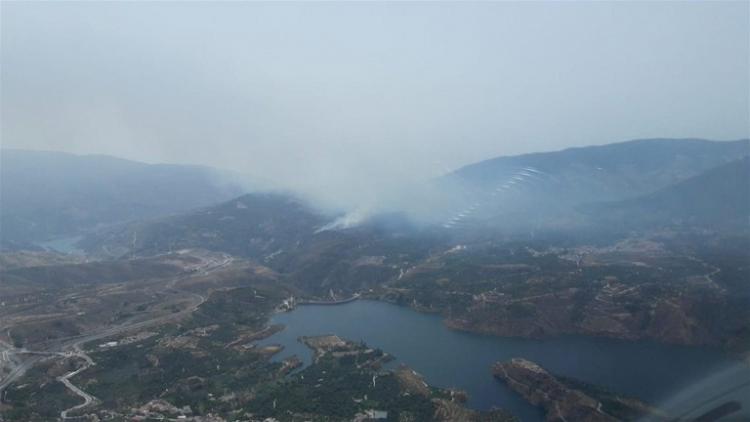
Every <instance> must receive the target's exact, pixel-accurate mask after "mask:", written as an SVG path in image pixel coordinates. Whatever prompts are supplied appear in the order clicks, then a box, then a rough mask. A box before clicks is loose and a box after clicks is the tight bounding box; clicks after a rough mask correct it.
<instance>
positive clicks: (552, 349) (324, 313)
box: [263, 300, 750, 421]
mask: <svg viewBox="0 0 750 422" xmlns="http://www.w3.org/2000/svg"><path fill="white" fill-rule="evenodd" d="M272 323H274V324H284V325H285V326H286V328H285V329H284V330H282V331H280V332H278V333H276V334H274V335H273V336H271V337H269V338H267V339H265V340H264V341H263V343H264V344H271V343H274V344H281V345H283V346H284V350H283V351H282V352H281V353H279V354H278V355H277V356H276V357H275V359H283V358H285V357H288V356H291V355H297V356H298V357H299V358H301V359H302V360H303V361H304V362H305V364H309V363H310V361H311V359H312V353H311V351H310V350H309V349H308V348H307V347H305V346H304V345H302V344H301V343H300V342H298V341H297V338H299V337H300V336H313V335H323V334H336V335H338V336H340V337H343V338H346V339H349V340H354V341H364V342H365V343H367V344H368V345H369V346H370V347H377V348H380V349H383V350H384V351H385V352H387V353H389V354H392V355H393V356H394V357H395V358H396V362H398V363H404V364H406V365H408V366H409V367H411V368H412V369H414V370H416V371H417V372H419V373H420V374H422V375H423V376H424V377H425V379H426V381H427V382H428V383H430V384H431V385H434V386H437V387H453V388H458V389H461V390H465V391H466V392H467V393H468V394H469V401H468V403H467V405H468V406H469V407H472V408H475V409H480V410H485V409H490V408H492V407H502V408H505V409H507V410H510V411H511V412H512V413H514V414H515V415H516V416H518V417H520V418H521V419H522V420H524V421H538V420H543V413H542V412H541V410H539V409H537V408H535V407H533V406H531V405H529V404H528V403H526V402H525V401H524V400H523V399H522V398H521V397H520V396H518V395H517V394H516V393H514V392H513V391H512V390H510V389H509V388H508V387H506V386H505V384H504V383H502V382H500V381H497V380H495V379H494V377H493V376H492V375H491V373H490V366H491V365H492V364H493V363H494V362H496V361H505V360H509V359H511V358H514V357H523V358H526V359H529V360H532V361H535V362H537V363H538V364H540V365H542V366H543V367H545V368H546V369H547V370H549V371H550V372H552V373H554V374H557V375H563V376H568V377H572V378H576V379H579V380H582V381H586V382H589V383H592V384H596V385H599V386H603V387H605V388H607V389H609V390H611V391H614V392H617V393H621V394H626V395H630V396H634V397H638V398H640V399H643V400H645V401H647V402H649V403H651V404H656V405H658V406H660V407H664V408H665V409H667V410H670V413H671V414H672V415H679V414H680V413H682V412H684V411H687V410H690V409H691V408H692V407H696V406H699V405H701V404H702V402H703V401H705V399H707V398H708V397H710V396H714V395H717V394H719V393H721V392H722V391H724V390H726V389H731V387H733V386H735V385H738V384H742V383H743V382H745V381H750V369H749V368H748V365H746V364H743V363H740V362H738V361H737V360H735V359H731V358H730V357H728V356H726V355H725V354H723V353H721V352H720V351H718V350H714V349H709V348H700V347H682V346H670V345H663V344H658V343H654V342H642V341H639V342H626V341H619V340H610V339H601V338H589V337H571V336H566V337H559V338H553V339H547V340H529V339H519V338H505V337H496V336H489V335H481V334H473V333H467V332H461V331H455V330H451V329H448V328H446V327H445V326H444V325H443V323H442V318H441V317H440V316H437V315H429V314H422V313H418V312H415V311H413V310H411V309H408V308H404V307H400V306H396V305H392V304H389V303H383V302H377V301H368V300H359V301H354V302H350V303H347V304H343V305H336V306H321V305H307V306H300V307H298V308H297V309H296V310H294V311H292V312H288V313H282V314H276V315H274V316H273V318H272ZM749 391H750V390H748V388H747V387H745V388H744V389H740V390H734V391H733V393H732V394H730V395H729V396H731V399H734V400H739V401H741V402H745V403H743V407H744V409H745V410H744V412H747V408H748V407H747V403H746V402H747V401H750V400H748V396H750V394H748V392H749ZM729 396H725V397H729ZM721 403H722V402H719V403H718V404H721ZM718 404H717V405H718ZM705 405H706V406H709V409H710V408H711V407H710V406H713V403H707V404H705ZM672 412H675V413H672ZM743 414H744V413H743ZM691 415H692V414H691Z"/></svg>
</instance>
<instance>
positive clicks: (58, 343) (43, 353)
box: [0, 255, 233, 395]
mask: <svg viewBox="0 0 750 422" xmlns="http://www.w3.org/2000/svg"><path fill="white" fill-rule="evenodd" d="M232 261H233V259H232V257H231V256H229V255H222V256H221V258H220V259H217V260H211V261H209V262H208V263H207V264H205V265H204V266H202V267H200V268H198V271H197V273H198V274H199V275H207V274H210V273H211V272H213V271H216V270H219V269H221V268H224V267H226V266H227V265H228V264H230V263H231V262H232ZM194 275H195V274H192V275H189V276H187V277H185V276H178V277H174V278H173V279H172V280H171V281H170V282H169V283H167V287H168V289H170V290H172V291H173V292H175V293H183V294H187V295H189V296H190V297H191V298H192V299H193V303H192V304H191V306H189V307H188V308H186V309H183V310H182V311H180V312H176V313H173V314H168V315H163V316H159V317H156V318H152V319H148V320H145V321H139V322H125V323H123V324H120V325H117V326H114V327H107V328H103V329H100V330H97V331H94V332H90V333H87V334H81V335H77V336H72V337H66V338H62V339H56V340H54V342H51V343H49V344H47V345H44V347H43V348H42V349H41V350H36V351H34V352H37V353H39V354H34V355H32V356H31V357H30V358H27V359H25V360H23V361H22V362H21V363H20V364H16V365H13V363H14V362H12V360H10V359H9V360H7V361H5V363H6V364H8V363H10V364H11V365H10V366H11V367H12V369H11V370H10V372H9V373H8V375H6V376H5V378H3V379H2V380H0V394H2V392H3V391H4V390H5V388H7V387H8V386H9V385H10V384H12V383H13V382H15V381H16V380H17V379H18V378H20V377H21V376H23V374H25V373H26V371H28V370H29V369H31V368H32V367H33V366H34V365H36V364H37V363H39V362H40V361H41V360H42V359H44V358H45V357H47V356H48V355H49V354H62V353H65V352H66V351H69V350H71V348H73V349H75V348H78V346H80V345H82V344H84V343H87V342H90V341H93V340H98V339H102V338H106V337H111V336H114V335H116V334H120V333H123V332H126V331H131V330H137V329H141V328H145V327H149V326H154V325H161V324H164V323H166V322H169V321H171V320H174V319H178V318H180V317H182V316H184V315H186V314H189V313H192V312H193V311H195V310H196V309H197V308H198V307H199V306H200V305H202V304H203V303H204V302H205V301H206V299H207V298H206V297H205V296H202V295H199V294H196V293H192V292H186V291H182V290H179V289H177V288H175V287H174V286H175V285H176V284H177V282H179V281H180V280H184V279H186V278H190V277H192V276H194ZM0 350H2V357H8V356H9V355H10V354H18V353H19V352H22V350H21V349H16V348H14V347H13V346H11V345H9V344H7V343H0ZM69 375H70V374H69ZM70 376H71V377H72V376H73V375H70ZM66 380H67V378H66ZM61 381H62V380H61ZM63 383H65V381H63ZM66 385H68V383H66ZM68 388H70V387H68ZM74 391H75V390H74ZM76 394H79V393H78V392H77V391H76ZM84 394H85V393H84ZM79 395H81V394H79Z"/></svg>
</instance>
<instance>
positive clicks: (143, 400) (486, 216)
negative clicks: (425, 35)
mask: <svg viewBox="0 0 750 422" xmlns="http://www.w3.org/2000/svg"><path fill="white" fill-rule="evenodd" d="M746 144H747V142H744V141H738V142H736V143H729V144H727V145H718V144H717V145H714V146H712V145H713V144H711V143H707V141H685V142H682V141H680V142H671V141H670V142H665V141H659V140H657V141H652V142H645V143H643V141H638V142H636V143H635V144H632V145H631V144H628V143H625V144H622V145H620V144H617V145H615V146H613V147H611V148H614V149H616V150H618V151H620V150H623V149H628V148H631V147H632V148H635V149H636V150H641V149H643V148H646V149H648V148H652V149H653V151H655V154H656V155H657V156H659V154H662V155H664V156H665V157H666V158H663V159H661V161H659V160H656V161H654V162H648V163H645V164H644V163H638V165H633V164H632V163H630V162H629V161H628V160H632V155H626V156H625V157H626V158H627V157H631V158H627V159H626V160H624V161H623V160H622V159H616V160H615V159H610V160H604V158H606V157H607V156H608V154H609V153H607V152H606V149H607V148H610V147H596V148H593V147H592V148H593V149H592V150H590V151H586V150H585V149H583V150H580V151H579V150H574V151H572V152H571V151H567V150H566V151H562V152H555V153H548V154H550V157H553V158H554V157H557V158H555V159H553V158H544V156H541V158H540V156H533V157H524V156H521V157H520V158H514V159H513V160H514V162H512V163H511V164H508V163H507V161H508V160H501V161H500V164H501V165H500V167H498V168H497V169H496V170H493V171H489V170H487V168H488V167H487V166H489V164H482V165H481V166H480V167H479V168H483V169H484V170H482V171H479V170H476V169H467V170H465V171H461V172H458V173H457V175H461V176H460V177H459V176H457V175H454V176H451V177H449V178H448V179H450V181H446V180H448V179H445V180H441V181H438V182H436V183H447V184H448V185H449V187H447V188H446V190H445V191H444V192H443V193H444V194H446V195H449V197H451V198H452V200H451V201H449V206H446V207H442V208H439V209H435V210H434V213H433V214H432V215H431V216H430V217H424V218H422V217H419V218H418V217H417V216H414V215H409V214H401V213H382V214H376V215H374V216H372V217H370V218H368V219H365V220H364V221H361V222H360V223H358V224H355V225H352V226H351V227H338V226H337V225H336V224H333V223H332V222H335V221H340V220H341V219H342V218H343V219H346V217H347V215H346V213H345V212H335V211H330V210H325V209H321V208H318V207H316V206H315V205H314V204H312V203H311V202H310V201H309V200H307V199H304V198H301V197H297V196H295V195H293V194H289V193H282V192H253V193H247V194H244V195H242V196H237V197H234V198H233V199H229V200H227V201H224V202H219V203H218V204H214V205H209V206H205V207H199V208H193V209H190V210H186V211H184V212H179V213H176V214H172V215H161V216H156V217H153V218H142V219H137V220H135V221H116V222H112V223H109V224H103V225H101V226H99V227H95V228H91V227H88V228H85V229H81V230H79V231H75V232H74V233H67V234H66V237H64V238H62V239H63V240H64V241H62V242H57V241H56V240H55V239H53V238H52V237H51V236H50V237H48V238H47V240H46V241H45V242H51V243H47V244H49V245H53V246H54V245H64V248H63V249H59V248H55V247H50V248H40V247H38V246H28V244H23V245H21V246H19V245H20V244H19V243H13V242H11V243H5V246H4V250H3V252H2V254H0V278H1V279H2V283H0V352H2V353H1V354H0V420H8V421H15V420H29V421H44V420H55V419H60V420H68V419H73V418H78V419H81V418H83V419H87V420H92V421H93V420H149V419H165V418H172V419H175V420H177V419H180V420H194V421H216V422H218V421H224V420H247V421H255V420H257V421H262V420H269V418H272V419H270V420H274V419H275V420H289V421H296V420H300V421H301V420H362V421H364V420H372V419H377V418H380V417H382V418H387V419H388V420H399V421H401V420H403V421H412V420H444V421H451V420H476V421H506V420H507V421H509V420H514V418H520V419H521V420H531V421H534V420H542V419H544V418H547V419H548V420H558V419H559V420H574V419H578V416H581V417H582V418H588V419H590V420H613V419H614V420H629V419H631V418H632V417H634V416H633V415H637V417H649V418H650V417H654V418H656V420H661V419H663V418H664V417H672V416H675V415H679V414H680V412H683V411H684V410H685V401H684V400H683V399H679V400H677V399H674V397H676V396H679V395H680V394H681V392H682V391H687V390H689V389H690V387H691V386H694V390H695V391H703V392H706V391H708V389H710V388H714V387H712V386H714V385H715V384H711V382H714V381H711V382H709V381H707V380H709V379H710V378H711V375H712V374H715V373H723V372H726V371H730V373H729V375H727V376H728V378H726V379H725V380H724V381H722V382H724V383H725V384H726V385H735V384H737V385H740V384H741V381H742V379H744V378H746V377H747V376H750V375H748V372H747V371H748V363H747V362H748V361H750V357H749V356H750V354H749V353H750V306H748V303H750V296H748V293H747V292H748V290H747V282H748V280H750V266H748V265H747V263H748V262H750V242H749V241H748V239H750V232H748V230H747V227H743V226H742V224H741V221H742V219H743V218H745V219H746V218H747V216H748V215H750V200H748V199H749V198H748V192H750V189H746V188H750V186H748V184H749V183H750V179H743V177H742V176H743V175H744V174H745V171H746V170H748V171H750V167H749V165H750V162H748V161H747V159H744V158H742V152H743V151H744V148H745V147H746ZM714 147H716V150H715V151H714V152H712V153H706V151H707V150H711V149H712V148H714ZM601 148H604V149H601ZM663 149H666V150H668V151H671V153H665V152H664V151H662V150H663ZM659 151H661V152H659ZM657 152H659V153H658V154H657ZM673 155H675V156H683V158H682V159H670V158H669V157H672V156H673ZM561 157H562V158H561ZM581 157H584V158H581ZM586 157H588V158H586ZM592 157H593V158H592ZM733 158H734V160H732V159H733ZM618 160H619V161H618ZM550 163H558V165H557V167H552V166H551V164H550ZM560 163H563V165H560ZM565 163H569V164H565ZM727 163H728V164H727ZM605 164H606V165H609V166H610V167H609V168H610V169H611V173H610V175H609V177H608V178H601V179H599V180H596V183H594V184H591V185H587V187H585V188H583V187H581V186H576V185H577V184H578V183H579V182H580V181H581V180H582V178H585V177H588V176H586V175H588V174H590V172H591V171H592V169H594V170H596V169H597V168H599V167H600V166H602V165H605ZM519 166H522V167H521V168H522V169H526V170H522V171H520V170H517V168H518V167H519ZM633 167H635V168H637V171H639V172H642V173H643V175H642V174H640V173H633V171H634V170H633V169H632V168H633ZM602 168H605V167H602ZM529 169H532V170H533V171H532V170H529ZM704 170H705V171H704ZM596 171H600V170H596ZM535 172H538V173H535ZM541 174H545V175H546V176H539V175H541ZM535 175H537V176H538V177H537V176H535ZM553 176H554V177H553ZM456 177H458V178H459V179H460V180H461V182H460V183H461V184H466V183H469V182H471V183H472V185H471V189H468V188H466V186H464V188H462V189H463V191H462V192H463V193H461V194H456V191H453V190H452V187H455V186H456V185H455V184H456V183H457V181H456V180H457V179H455V178H456ZM477 177H479V178H480V179H481V180H473V179H476V178H477ZM486 178H490V179H492V180H489V179H487V180H485V179H486ZM727 178H729V180H730V181H731V182H732V183H731V184H730V185H726V186H729V187H728V188H722V189H720V188H719V187H718V185H719V184H723V183H724V181H725V180H727ZM472 180H473V181H472ZM649 180H650V181H652V182H653V183H651V184H649V183H648V181H649ZM498 184H499V185H498ZM624 184H627V185H628V186H630V188H629V189H630V190H628V191H627V192H625V191H624V190H623V189H621V187H622V186H623V185H624ZM450 186H452V187H450ZM497 186H500V187H502V186H507V187H506V188H503V189H500V190H498V188H497ZM488 189H492V191H493V193H488V191H487V190H488ZM611 189H613V190H617V191H618V192H620V193H621V195H620V196H617V195H614V194H612V193H611V192H610V193H609V194H607V195H605V193H606V192H608V191H609V190H611ZM552 191H559V192H558V194H559V195H565V196H566V197H567V198H568V199H566V200H565V201H562V200H561V199H560V198H559V197H556V196H555V195H552V196H544V193H545V192H548V193H549V192H552ZM576 192H577V193H576ZM586 192H588V193H586ZM623 192H625V193H626V194H625V193H623ZM707 192H708V193H707ZM584 193H586V195H584ZM698 193H700V195H698ZM709 193H710V194H711V195H714V194H716V195H721V196H722V198H723V199H717V198H718V197H717V198H713V197H712V198H708V199H707V198H705V197H704V196H705V195H708V194H709ZM451 195H453V196H451ZM476 195H479V196H476ZM482 195H484V196H482ZM587 195H588V196H587ZM597 196H599V197H601V198H602V199H606V200H602V201H599V202H595V203H592V202H591V201H592V199H593V198H595V197H597ZM477 197H484V198H485V199H482V200H475V199H473V198H477ZM696 198H697V199H696ZM706 202H710V203H716V204H720V205H722V206H718V205H717V206H712V207H706V206H702V207H698V206H693V205H691V204H692V203H699V204H703V203H706ZM436 203H439V201H437V202H436ZM552 203H554V204H556V205H555V206H554V207H553V206H551V205H550V204H552ZM467 204H468V208H467ZM654 204H656V205H654ZM652 205H653V206H655V207H656V211H654V209H652V208H649V207H650V206H652ZM456 209H458V211H456ZM536 209H538V210H544V213H543V214H542V213H536V217H534V218H533V219H531V220H529V219H526V218H523V219H518V218H517V217H518V216H519V215H524V216H526V217H528V216H529V215H531V214H533V213H534V212H533V211H531V210H536ZM469 210H470V211H469ZM446 215H447V216H449V217H450V216H451V215H452V216H453V217H450V219H449V220H446V219H445V216H446ZM456 216H459V217H456ZM613 220H614V221H615V222H622V224H619V223H612V221H613ZM446 221H449V223H446ZM506 224H511V225H513V228H512V229H506ZM69 234H70V235H71V236H68V235H69ZM24 245H26V246H24ZM66 252H70V253H66ZM321 336H323V337H321ZM311 350H312V351H313V352H311ZM514 359H525V360H514ZM508 362H510V363H508ZM519 362H520V363H519ZM525 362H528V363H525ZM535 365H536V366H535ZM492 368H495V369H494V375H495V376H494V377H493V369H492ZM529 368H531V369H529ZM536 368H540V369H539V370H537V369H536ZM541 368H544V369H541ZM542 371H543V372H542ZM535 374H543V375H544V376H542V377H540V378H539V377H536V375H535ZM524 385H527V386H528V385H535V386H546V387H544V388H542V387H539V388H542V389H541V390H540V391H542V392H544V394H541V393H540V394H541V395H540V394H536V393H533V392H530V391H531V390H530V389H529V388H528V387H524ZM706 385H708V386H709V387H706ZM535 388H536V387H535ZM686 389H687V390H686ZM532 390H533V389H532ZM691 391H692V390H691ZM686 394H687V393H686ZM673 399H674V400H677V401H676V402H672V401H670V400H673ZM572 402H578V404H580V406H577V405H576V406H572V405H571V406H569V404H570V403H572ZM740 402H741V401H740ZM718 404H720V403H718ZM718 404H717V405H718ZM709 407H710V406H709ZM709 407H706V408H702V409H703V410H705V411H710V410H712V409H711V408H709ZM740 414H742V413H740ZM551 415H552V416H551ZM665 415H666V416H665Z"/></svg>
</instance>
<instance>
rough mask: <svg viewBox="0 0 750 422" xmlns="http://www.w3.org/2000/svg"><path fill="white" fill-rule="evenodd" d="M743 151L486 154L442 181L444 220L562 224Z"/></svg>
mask: <svg viewBox="0 0 750 422" xmlns="http://www.w3.org/2000/svg"><path fill="white" fill-rule="evenodd" d="M749 155H750V140H748V139H742V140H737V141H725V142H724V141H721V142H720V141H708V140H702V139H644V140H635V141H627V142H621V143H616V144H609V145H602V146H590V147H581V148H570V149H566V150H562V151H555V152H543V153H534V154H525V155H519V156H512V157H499V158H494V159H490V160H485V161H481V162H479V163H476V164H472V165H469V166H466V167H463V168H461V169H458V170H456V171H455V172H453V173H451V174H449V175H447V176H445V177H444V178H443V179H441V181H440V183H442V184H443V186H445V187H446V190H449V191H450V192H452V193H451V194H452V195H453V196H452V197H453V198H454V202H456V203H457V204H458V205H457V206H455V207H454V209H453V210H452V211H450V212H449V213H447V214H446V217H445V223H444V224H445V226H446V227H447V228H457V227H459V226H466V225H469V224H474V225H485V226H486V225H495V224H500V225H504V227H506V228H507V227H511V226H514V227H529V226H537V225H538V224H539V222H540V221H544V222H555V224H563V225H564V224H569V223H568V221H569V219H570V218H571V217H572V216H571V213H572V212H573V210H574V209H575V208H576V207H578V206H580V205H581V204H586V203H592V202H604V201H623V200H627V199H633V198H637V197H639V196H642V195H647V194H649V193H653V192H656V191H658V190H659V189H663V188H666V187H668V186H671V185H674V184H676V183H679V182H682V181H684V180H686V179H689V178H690V177H694V176H697V175H699V174H701V173H703V172H705V171H708V170H710V169H712V168H714V167H717V166H721V165H723V164H726V163H729V162H732V161H735V160H738V159H741V158H743V157H747V156H749Z"/></svg>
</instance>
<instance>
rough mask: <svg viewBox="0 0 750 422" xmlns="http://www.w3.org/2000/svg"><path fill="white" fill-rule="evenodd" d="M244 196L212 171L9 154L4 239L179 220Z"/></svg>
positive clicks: (0, 228)
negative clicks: (185, 213)
mask: <svg viewBox="0 0 750 422" xmlns="http://www.w3.org/2000/svg"><path fill="white" fill-rule="evenodd" d="M242 192H243V189H242V188H241V187H240V186H239V185H238V184H234V183H231V182H227V181H226V180H223V178H222V176H221V175H220V173H219V171H217V170H215V169H211V168H209V167H202V166H192V165H173V164H146V163H141V162H135V161H130V160H125V159H121V158H115V157H110V156H104V155H74V154H68V153H63V152H48V151H27V150H16V149H3V150H2V151H1V153H0V201H1V202H0V205H1V206H2V217H1V220H0V237H1V238H2V243H3V244H4V245H5V246H8V245H9V244H11V243H24V242H31V241H37V240H45V239H48V238H51V237H54V236H68V235H76V234H79V233H80V232H81V231H83V230H87V229H90V228H93V227H97V226H100V225H106V224H112V223H118V222H123V221H132V220H137V219H143V218H151V217H157V216H161V215H167V214H171V213H179V212H183V211H186V210H188V209H192V208H196V207H200V206H205V205H208V204H212V203H217V202H220V201H223V200H227V199H229V198H232V197H235V196H237V195H239V194H241V193H242Z"/></svg>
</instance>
